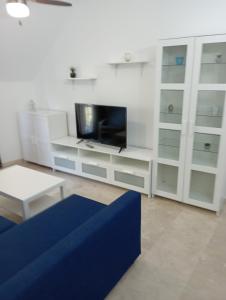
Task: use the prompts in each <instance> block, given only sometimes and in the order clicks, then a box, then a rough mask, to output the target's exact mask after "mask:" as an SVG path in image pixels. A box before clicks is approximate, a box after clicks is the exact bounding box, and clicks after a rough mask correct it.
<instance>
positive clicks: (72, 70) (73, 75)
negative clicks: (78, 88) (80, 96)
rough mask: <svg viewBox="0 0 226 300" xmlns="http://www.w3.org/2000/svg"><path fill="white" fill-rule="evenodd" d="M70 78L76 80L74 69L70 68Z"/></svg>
mask: <svg viewBox="0 0 226 300" xmlns="http://www.w3.org/2000/svg"><path fill="white" fill-rule="evenodd" d="M70 71H71V72H70V78H76V76H77V74H76V69H75V68H74V67H71V68H70Z"/></svg>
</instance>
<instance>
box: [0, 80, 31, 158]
mask: <svg viewBox="0 0 226 300" xmlns="http://www.w3.org/2000/svg"><path fill="white" fill-rule="evenodd" d="M33 97H34V94H33V84H32V83H29V82H0V156H1V158H2V161H3V162H4V163H5V162H9V161H13V160H17V159H20V158H21V157H22V155H21V147H20V139H19V130H18V122H17V121H18V119H17V112H18V111H20V110H24V109H26V108H27V106H28V102H29V100H30V99H32V98H33Z"/></svg>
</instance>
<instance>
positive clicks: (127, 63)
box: [108, 60, 150, 66]
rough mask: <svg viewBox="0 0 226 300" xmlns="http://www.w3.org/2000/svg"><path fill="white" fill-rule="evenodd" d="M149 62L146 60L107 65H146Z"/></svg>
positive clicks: (114, 62) (116, 62)
mask: <svg viewBox="0 0 226 300" xmlns="http://www.w3.org/2000/svg"><path fill="white" fill-rule="evenodd" d="M149 63H150V62H149V61H147V60H137V61H135V60H134V61H129V62H126V61H112V62H109V63H108V64H109V65H112V66H118V65H138V64H140V65H146V64H149Z"/></svg>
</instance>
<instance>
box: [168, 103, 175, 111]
mask: <svg viewBox="0 0 226 300" xmlns="http://www.w3.org/2000/svg"><path fill="white" fill-rule="evenodd" d="M173 110H174V106H173V104H170V105H169V106H168V112H169V113H172V112H173Z"/></svg>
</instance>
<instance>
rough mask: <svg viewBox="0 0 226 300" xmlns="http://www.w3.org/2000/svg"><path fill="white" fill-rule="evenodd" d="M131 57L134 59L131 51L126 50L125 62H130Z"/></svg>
mask: <svg viewBox="0 0 226 300" xmlns="http://www.w3.org/2000/svg"><path fill="white" fill-rule="evenodd" d="M131 59H132V54H131V53H130V52H126V53H125V54H124V60H125V62H130V61H131Z"/></svg>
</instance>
